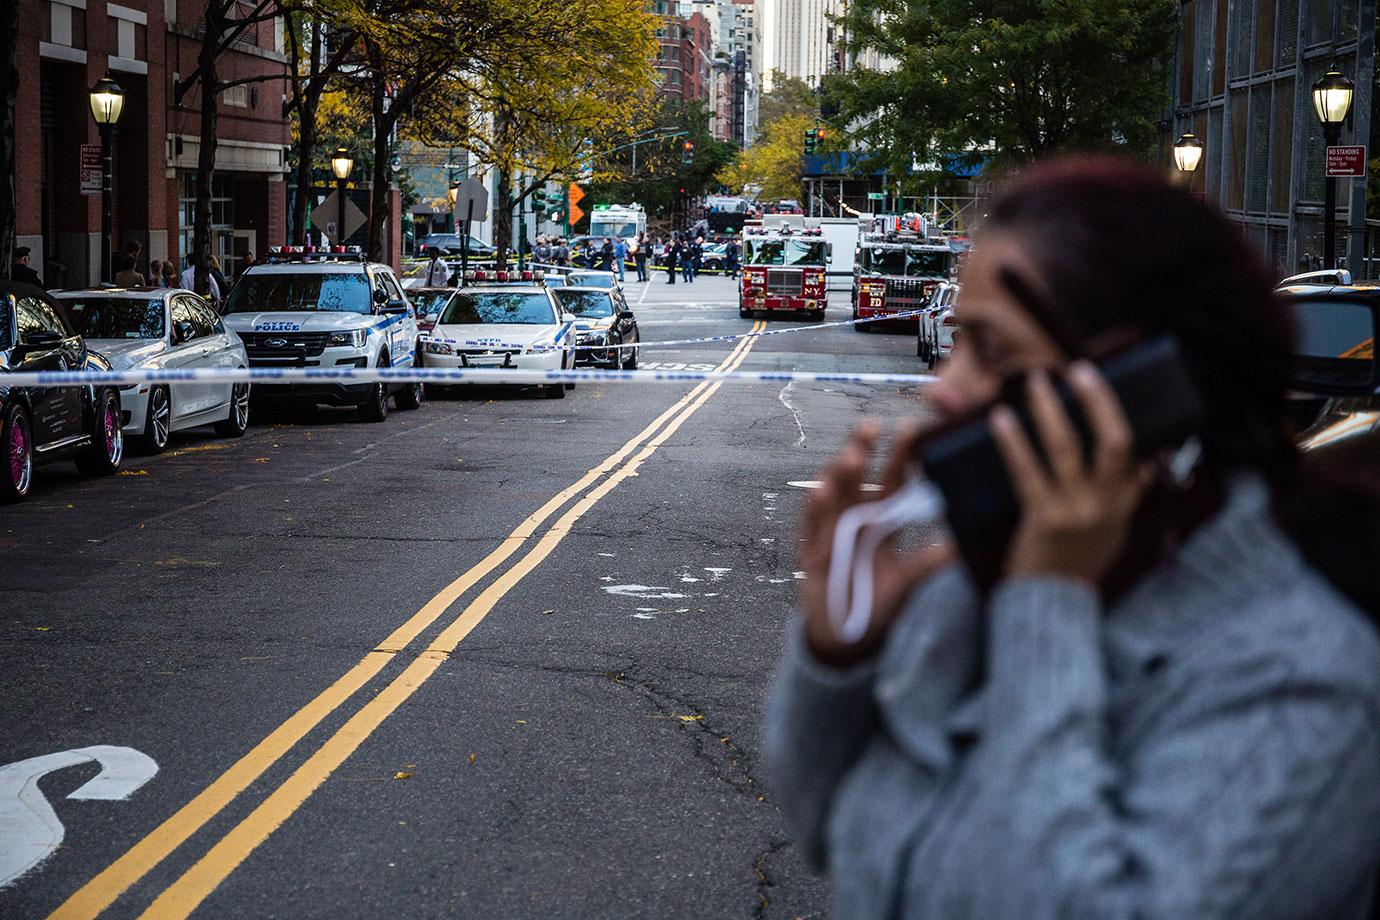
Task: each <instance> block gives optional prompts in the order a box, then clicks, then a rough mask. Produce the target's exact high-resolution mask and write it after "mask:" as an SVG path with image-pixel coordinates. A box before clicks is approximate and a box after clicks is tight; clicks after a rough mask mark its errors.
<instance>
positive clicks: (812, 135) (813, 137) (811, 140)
mask: <svg viewBox="0 0 1380 920" xmlns="http://www.w3.org/2000/svg"><path fill="white" fill-rule="evenodd" d="M818 146H819V129H818V128H811V129H810V130H808V131H806V132H805V152H806V153H807V154H809V153H814V152H815V148H816V147H818Z"/></svg>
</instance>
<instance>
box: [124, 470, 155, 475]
mask: <svg viewBox="0 0 1380 920" xmlns="http://www.w3.org/2000/svg"><path fill="white" fill-rule="evenodd" d="M148 474H149V471H148V470H120V475H121V476H147V475H148Z"/></svg>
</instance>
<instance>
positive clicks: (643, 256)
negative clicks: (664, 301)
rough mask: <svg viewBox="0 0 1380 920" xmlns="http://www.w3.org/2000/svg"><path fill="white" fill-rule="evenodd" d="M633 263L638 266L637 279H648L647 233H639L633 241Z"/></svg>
mask: <svg viewBox="0 0 1380 920" xmlns="http://www.w3.org/2000/svg"><path fill="white" fill-rule="evenodd" d="M633 265H634V266H636V268H637V280H638V281H646V280H647V234H645V233H639V234H638V235H637V239H636V240H634V241H633Z"/></svg>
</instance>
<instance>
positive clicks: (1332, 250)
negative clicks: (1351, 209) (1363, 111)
mask: <svg viewBox="0 0 1380 920" xmlns="http://www.w3.org/2000/svg"><path fill="white" fill-rule="evenodd" d="M1355 92H1356V84H1354V83H1352V82H1351V80H1349V79H1347V77H1345V76H1344V75H1343V74H1341V73H1340V72H1339V71H1338V70H1337V68H1336V67H1335V66H1333V67H1332V68H1331V69H1330V70H1328V72H1327V73H1325V74H1323V76H1322V78H1321V79H1320V80H1318V82H1317V83H1314V84H1313V108H1314V109H1315V110H1316V111H1317V113H1318V120H1319V121H1321V122H1322V126H1323V137H1324V139H1325V140H1326V143H1327V146H1328V147H1333V146H1336V144H1337V142H1338V141H1340V140H1341V137H1342V124H1343V122H1345V121H1346V119H1347V115H1349V114H1350V113H1351V100H1352V97H1353V96H1354V94H1355ZM1326 157H1327V154H1326V152H1324V154H1323V171H1324V173H1325V172H1326V171H1327V159H1326ZM1324 182H1325V183H1326V185H1325V186H1324V190H1323V267H1324V268H1336V267H1337V226H1336V221H1337V180H1336V179H1334V178H1332V177H1331V176H1327V177H1326V178H1325V179H1324Z"/></svg>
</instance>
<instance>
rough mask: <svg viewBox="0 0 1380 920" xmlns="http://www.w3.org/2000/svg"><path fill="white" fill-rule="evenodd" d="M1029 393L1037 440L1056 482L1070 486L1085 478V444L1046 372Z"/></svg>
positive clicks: (1036, 378) (1033, 377)
mask: <svg viewBox="0 0 1380 920" xmlns="http://www.w3.org/2000/svg"><path fill="white" fill-rule="evenodd" d="M1028 393H1029V399H1030V415H1031V418H1032V419H1033V420H1034V422H1035V432H1036V436H1037V437H1038V438H1039V439H1040V444H1041V446H1043V447H1044V450H1045V457H1046V459H1047V460H1048V463H1049V469H1050V472H1052V473H1053V474H1054V478H1055V480H1056V481H1058V482H1065V483H1066V482H1069V481H1071V480H1073V479H1075V478H1076V477H1078V476H1081V475H1082V474H1083V472H1084V463H1083V448H1082V444H1081V442H1080V441H1079V438H1078V432H1077V431H1075V430H1074V427H1073V422H1071V421H1070V420H1069V415H1068V413H1067V412H1066V411H1064V407H1063V405H1062V404H1061V403H1060V401H1059V394H1058V393H1056V392H1055V390H1054V385H1053V384H1051V383H1050V381H1049V375H1048V374H1046V373H1045V372H1044V371H1036V372H1035V373H1033V374H1031V375H1030V383H1029V386H1028Z"/></svg>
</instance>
